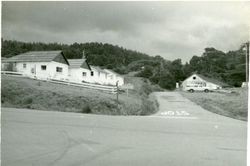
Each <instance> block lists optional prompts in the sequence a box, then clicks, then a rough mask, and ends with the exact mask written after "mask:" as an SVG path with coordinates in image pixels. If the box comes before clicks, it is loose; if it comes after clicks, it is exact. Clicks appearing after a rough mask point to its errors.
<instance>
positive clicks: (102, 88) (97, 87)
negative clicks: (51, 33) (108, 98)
mask: <svg viewBox="0 0 250 166" xmlns="http://www.w3.org/2000/svg"><path fill="white" fill-rule="evenodd" d="M1 74H4V75H8V76H15V77H27V76H24V75H23V74H22V73H20V72H13V71H1ZM27 78H29V77H27ZM36 79H37V80H42V81H47V82H52V83H56V84H63V85H69V86H76V87H82V88H88V89H94V90H100V91H103V92H107V93H112V94H116V93H117V90H118V88H117V87H116V86H107V85H98V84H91V83H75V82H70V81H62V80H56V79H47V80H44V79H38V78H36Z"/></svg>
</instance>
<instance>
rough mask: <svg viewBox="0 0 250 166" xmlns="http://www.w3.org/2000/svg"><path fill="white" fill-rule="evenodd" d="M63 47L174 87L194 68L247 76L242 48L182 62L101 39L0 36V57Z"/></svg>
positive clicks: (69, 53)
mask: <svg viewBox="0 0 250 166" xmlns="http://www.w3.org/2000/svg"><path fill="white" fill-rule="evenodd" d="M38 50H39V51H42V50H62V51H63V52H64V54H65V56H66V57H67V58H69V59H72V58H81V57H82V54H83V51H84V53H85V56H86V58H87V60H88V62H89V64H91V65H96V66H101V67H103V68H108V69H112V70H114V71H116V72H118V73H120V74H127V73H130V72H136V73H137V75H136V76H138V77H144V78H148V79H149V80H150V81H151V82H152V83H153V84H158V85H159V86H161V87H162V88H165V89H170V90H172V89H174V88H175V84H176V82H181V81H183V80H184V79H185V78H187V77H188V76H190V75H191V73H193V72H196V73H199V74H202V75H204V76H207V77H211V78H215V79H218V80H220V81H223V82H225V83H227V84H229V85H231V86H235V87H239V86H241V84H242V82H244V81H245V79H246V69H245V68H246V65H245V63H246V60H245V52H244V51H243V50H242V49H239V50H234V51H229V52H227V53H224V52H222V51H220V50H216V49H215V48H205V49H204V53H203V54H202V55H200V56H196V55H195V56H193V57H192V58H191V60H190V61H189V62H188V63H186V64H183V63H182V61H181V59H176V60H173V61H168V60H166V59H164V58H162V57H161V56H160V55H157V56H154V57H152V56H149V55H147V54H144V53H140V52H137V51H132V50H128V49H125V48H123V47H119V46H114V45H111V44H103V43H93V42H92V43H74V44H71V45H67V44H59V43H48V44H45V43H25V42H19V41H10V40H2V57H11V56H14V55H17V54H20V53H23V52H27V51H38Z"/></svg>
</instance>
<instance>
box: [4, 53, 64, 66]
mask: <svg viewBox="0 0 250 166" xmlns="http://www.w3.org/2000/svg"><path fill="white" fill-rule="evenodd" d="M60 54H61V55H62V56H63V57H64V55H63V53H62V51H30V52H26V53H23V54H19V55H16V56H13V57H11V58H7V59H4V60H3V62H51V61H53V60H54V59H55V58H56V57H57V56H58V55H60ZM64 59H65V60H66V62H67V63H68V61H67V59H66V58H65V57H64Z"/></svg>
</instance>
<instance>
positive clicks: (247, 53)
mask: <svg viewBox="0 0 250 166" xmlns="http://www.w3.org/2000/svg"><path fill="white" fill-rule="evenodd" d="M246 82H247V83H248V82H249V41H248V42H246Z"/></svg>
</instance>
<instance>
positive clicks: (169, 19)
mask: <svg viewBox="0 0 250 166" xmlns="http://www.w3.org/2000/svg"><path fill="white" fill-rule="evenodd" d="M249 25H250V3H249V2H2V37H3V39H15V40H20V41H35V42H38V41H40V42H60V43H67V44H71V43H74V42H82V43H84V42H103V43H104V42H105V43H110V44H114V45H119V46H122V47H125V48H128V49H132V50H137V51H140V52H143V53H147V54H149V55H152V56H155V55H161V56H163V57H164V58H165V59H169V60H173V59H177V58H181V59H182V60H183V62H185V61H189V59H190V58H191V57H192V56H193V55H198V56H200V55H201V54H202V52H203V50H204V48H205V47H215V48H217V49H220V50H222V51H228V50H233V49H237V48H238V47H239V46H240V44H241V43H243V42H245V41H246V40H247V39H248V38H249V30H250V29H249Z"/></svg>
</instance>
